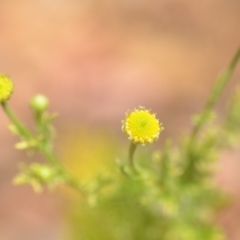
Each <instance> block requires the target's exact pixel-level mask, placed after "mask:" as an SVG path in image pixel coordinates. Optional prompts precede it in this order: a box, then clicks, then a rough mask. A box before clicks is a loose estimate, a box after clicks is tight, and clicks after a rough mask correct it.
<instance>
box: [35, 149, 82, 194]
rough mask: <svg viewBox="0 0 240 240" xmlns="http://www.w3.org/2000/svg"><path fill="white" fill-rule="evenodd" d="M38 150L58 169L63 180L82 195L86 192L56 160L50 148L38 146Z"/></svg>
mask: <svg viewBox="0 0 240 240" xmlns="http://www.w3.org/2000/svg"><path fill="white" fill-rule="evenodd" d="M39 151H40V152H41V153H42V155H43V156H44V157H45V158H46V159H47V160H48V161H49V163H50V164H52V165H53V166H54V167H55V168H56V169H57V170H58V172H59V174H60V175H61V177H62V178H63V179H64V180H65V183H66V184H68V185H69V186H71V187H73V188H74V189H76V190H77V191H78V192H79V193H81V194H82V195H85V194H86V191H85V190H84V189H83V188H82V186H81V185H80V183H79V181H78V180H77V179H75V178H74V177H73V176H72V175H71V174H69V173H68V172H67V171H66V169H65V168H64V166H63V165H62V164H61V162H60V161H59V160H58V158H57V156H56V155H55V154H54V153H53V152H52V151H51V150H49V149H48V148H47V146H45V147H42V148H40V149H39Z"/></svg>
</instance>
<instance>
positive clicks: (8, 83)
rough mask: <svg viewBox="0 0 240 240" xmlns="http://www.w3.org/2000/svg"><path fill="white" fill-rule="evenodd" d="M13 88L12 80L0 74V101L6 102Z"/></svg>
mask: <svg viewBox="0 0 240 240" xmlns="http://www.w3.org/2000/svg"><path fill="white" fill-rule="evenodd" d="M13 89H14V85H13V82H12V80H11V79H10V78H9V77H7V76H5V75H0V103H3V102H6V101H7V100H8V99H9V98H10V97H11V95H12V93H13Z"/></svg>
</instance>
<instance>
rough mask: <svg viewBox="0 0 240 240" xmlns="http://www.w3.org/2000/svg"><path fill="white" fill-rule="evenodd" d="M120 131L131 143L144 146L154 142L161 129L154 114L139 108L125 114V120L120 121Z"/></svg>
mask: <svg viewBox="0 0 240 240" xmlns="http://www.w3.org/2000/svg"><path fill="white" fill-rule="evenodd" d="M122 130H123V132H125V133H126V134H127V135H128V136H129V139H130V140H131V141H132V142H133V143H135V144H142V145H145V144H148V143H152V142H154V141H156V140H157V139H158V137H159V134H160V133H161V131H162V130H163V127H162V124H161V123H160V122H159V120H158V119H157V118H156V115H155V114H152V113H151V112H150V111H148V110H146V109H145V108H144V107H139V108H137V109H135V110H134V111H133V112H127V113H126V118H125V120H123V121H122Z"/></svg>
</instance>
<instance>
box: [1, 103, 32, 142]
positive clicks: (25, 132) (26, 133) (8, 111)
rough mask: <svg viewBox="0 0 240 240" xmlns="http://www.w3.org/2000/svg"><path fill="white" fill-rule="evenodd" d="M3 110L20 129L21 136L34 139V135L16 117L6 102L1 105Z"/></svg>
mask: <svg viewBox="0 0 240 240" xmlns="http://www.w3.org/2000/svg"><path fill="white" fill-rule="evenodd" d="M1 105H2V108H3V110H4V112H5V113H6V115H7V116H8V117H9V119H10V120H11V121H12V122H13V123H14V125H15V126H16V127H17V128H18V130H19V131H20V132H21V134H22V135H23V136H24V137H26V138H34V136H33V134H32V133H31V132H30V131H29V130H28V129H27V127H26V126H24V125H23V124H22V122H21V121H20V120H19V119H18V118H17V117H16V115H15V114H14V113H13V112H12V110H11V109H10V108H9V106H8V104H7V103H6V102H4V103H1Z"/></svg>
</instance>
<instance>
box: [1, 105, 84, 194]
mask: <svg viewBox="0 0 240 240" xmlns="http://www.w3.org/2000/svg"><path fill="white" fill-rule="evenodd" d="M1 105H2V108H3V110H4V112H5V113H6V115H7V116H8V117H9V119H10V120H11V121H12V123H13V124H14V125H15V126H16V127H17V128H18V130H19V131H20V133H21V135H22V136H24V137H26V138H28V139H35V136H34V135H33V134H32V133H31V132H30V131H29V130H28V128H27V127H26V126H25V125H24V124H23V123H22V122H21V121H20V120H19V119H18V118H17V117H16V115H15V114H14V113H13V112H12V110H11V109H10V108H9V106H8V104H7V103H6V102H4V103H1ZM39 145H40V146H39V147H38V150H39V151H40V152H41V154H42V155H43V156H44V157H45V159H46V160H48V162H49V163H50V164H51V165H52V166H54V167H55V168H56V169H57V170H58V172H59V174H60V175H61V176H62V177H63V178H64V180H65V182H66V183H67V184H68V185H70V186H71V187H73V188H75V189H76V190H77V191H79V192H80V193H81V194H86V192H85V191H84V190H83V189H82V187H81V186H80V184H79V182H78V181H77V180H76V179H75V178H73V176H71V175H70V174H69V173H67V171H66V170H65V168H64V167H63V166H62V164H61V163H60V161H59V160H58V158H57V157H56V156H55V154H54V153H53V152H52V150H51V149H49V147H48V145H41V144H39Z"/></svg>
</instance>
